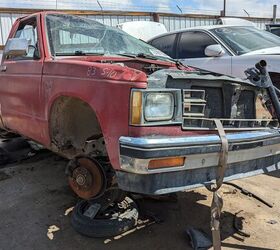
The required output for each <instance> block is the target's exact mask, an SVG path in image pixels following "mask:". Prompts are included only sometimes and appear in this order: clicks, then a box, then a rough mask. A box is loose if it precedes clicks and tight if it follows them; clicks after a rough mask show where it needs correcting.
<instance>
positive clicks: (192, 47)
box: [177, 31, 217, 59]
mask: <svg viewBox="0 0 280 250" xmlns="http://www.w3.org/2000/svg"><path fill="white" fill-rule="evenodd" d="M212 44H217V42H216V41H215V40H214V39H213V38H212V37H210V36H209V35H208V34H206V33H204V32H200V31H188V32H184V33H182V34H181V38H180V41H179V44H178V49H177V58H178V59H183V58H200V57H207V56H206V55H205V53H204V50H205V48H206V47H207V46H208V45H212Z"/></svg>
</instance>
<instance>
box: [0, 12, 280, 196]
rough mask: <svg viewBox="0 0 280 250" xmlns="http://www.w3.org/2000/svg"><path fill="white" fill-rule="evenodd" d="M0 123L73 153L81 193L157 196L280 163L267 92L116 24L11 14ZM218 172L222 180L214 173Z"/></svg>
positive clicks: (279, 139)
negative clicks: (181, 59)
mask: <svg viewBox="0 0 280 250" xmlns="http://www.w3.org/2000/svg"><path fill="white" fill-rule="evenodd" d="M0 71H1V72H0V118H1V119H0V127H1V129H3V130H7V131H11V132H13V133H17V134H20V135H22V136H24V137H26V138H29V139H31V140H34V141H35V142H37V143H39V144H41V145H43V146H44V147H46V148H48V149H50V150H52V151H54V152H56V153H58V154H60V155H62V156H64V157H66V158H68V159H70V163H69V165H68V167H67V174H68V176H69V182H70V185H71V187H72V188H73V190H74V191H75V192H76V193H77V194H78V195H79V196H80V197H82V198H85V199H88V198H92V197H97V196H99V195H101V194H102V193H103V192H104V191H105V190H106V189H108V188H110V187H111V186H112V185H118V187H119V188H121V189H123V190H126V191H131V192H138V193H143V194H163V193H170V192H175V191H179V190H183V189H187V188H193V187H197V186H200V185H207V184H209V183H211V182H212V181H213V180H215V179H216V178H217V175H219V171H217V170H219V169H220V168H225V167H226V169H224V170H225V172H224V173H223V175H224V176H223V177H224V178H225V180H229V179H236V178H241V177H245V176H250V175H253V174H259V173H264V172H269V171H272V170H275V169H277V168H279V165H277V164H278V162H279V161H280V130H279V120H278V118H277V115H276V112H275V105H274V102H273V101H272V100H271V96H270V94H269V92H268V90H267V88H262V87H258V86H255V85H254V84H252V83H250V82H249V81H245V80H241V79H237V78H233V77H228V76H223V75H216V74H213V73H209V72H208V73H207V72H203V71H200V70H197V69H192V68H188V67H185V66H183V65H181V64H180V63H178V62H176V61H174V60H172V59H171V58H169V57H168V56H166V55H165V54H163V53H162V52H160V51H158V50H157V49H155V48H153V47H151V46H150V45H148V44H146V43H144V42H142V41H140V40H138V39H135V38H133V37H131V36H129V35H128V34H126V33H124V32H123V31H121V30H118V29H116V28H112V27H108V26H106V25H103V24H100V23H98V22H96V21H93V20H90V19H85V18H82V17H78V16H72V15H66V14H63V13H56V12H40V13H36V14H33V15H29V16H26V17H22V18H19V19H18V20H17V21H16V22H15V24H14V25H13V27H12V30H11V32H10V35H9V38H8V41H7V44H6V46H5V48H4V53H3V58H2V63H1V69H0ZM219 177H221V176H219Z"/></svg>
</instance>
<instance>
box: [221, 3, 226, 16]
mask: <svg viewBox="0 0 280 250" xmlns="http://www.w3.org/2000/svg"><path fill="white" fill-rule="evenodd" d="M226 6H227V1H226V0H224V8H223V10H221V16H222V17H225V16H226Z"/></svg>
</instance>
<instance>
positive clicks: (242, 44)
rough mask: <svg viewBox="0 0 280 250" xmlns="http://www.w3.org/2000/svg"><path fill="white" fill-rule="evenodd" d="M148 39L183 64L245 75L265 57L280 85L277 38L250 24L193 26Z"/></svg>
mask: <svg viewBox="0 0 280 250" xmlns="http://www.w3.org/2000/svg"><path fill="white" fill-rule="evenodd" d="M149 43H150V44H151V45H152V46H154V47H156V48H158V49H160V50H162V51H163V52H164V53H166V54H167V55H169V56H171V57H173V58H176V59H180V60H181V61H182V62H183V63H184V64H186V65H190V66H194V67H198V68H201V69H205V70H209V71H213V72H217V73H221V74H227V75H232V76H236V77H240V78H245V77H246V75H245V73H244V71H245V70H246V69H247V68H250V67H252V66H253V65H255V64H256V63H257V62H259V61H260V60H266V61H267V63H268V71H269V73H270V76H271V78H272V81H273V82H274V84H275V85H276V86H277V87H280V38H279V37H277V36H276V35H273V34H271V33H269V32H267V31H264V30H259V29H257V28H254V27H252V26H233V25H216V26H205V27H194V28H189V29H184V30H179V31H176V32H171V33H167V34H164V35H160V36H157V37H155V38H153V39H151V40H150V41H149Z"/></svg>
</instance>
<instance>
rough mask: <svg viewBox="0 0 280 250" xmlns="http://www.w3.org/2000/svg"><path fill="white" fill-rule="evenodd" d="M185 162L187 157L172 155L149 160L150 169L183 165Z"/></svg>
mask: <svg viewBox="0 0 280 250" xmlns="http://www.w3.org/2000/svg"><path fill="white" fill-rule="evenodd" d="M184 164H185V157H171V158H163V159H155V160H151V161H150V162H149V166H148V168H149V169H157V168H170V167H182V166H184Z"/></svg>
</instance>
